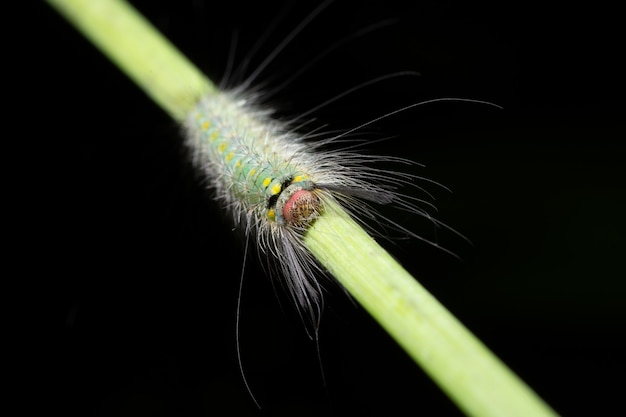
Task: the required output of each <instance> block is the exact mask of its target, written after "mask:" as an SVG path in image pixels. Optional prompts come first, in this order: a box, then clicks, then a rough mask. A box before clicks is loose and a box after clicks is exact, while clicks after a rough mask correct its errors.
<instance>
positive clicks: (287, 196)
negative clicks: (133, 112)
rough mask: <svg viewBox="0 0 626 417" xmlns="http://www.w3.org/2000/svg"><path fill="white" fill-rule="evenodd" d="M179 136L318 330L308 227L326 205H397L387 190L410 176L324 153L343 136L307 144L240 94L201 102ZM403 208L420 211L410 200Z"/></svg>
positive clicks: (318, 295) (317, 288)
mask: <svg viewBox="0 0 626 417" xmlns="http://www.w3.org/2000/svg"><path fill="white" fill-rule="evenodd" d="M184 130H185V137H186V138H187V144H188V146H189V147H190V148H191V150H192V152H193V155H192V158H193V161H194V164H195V165H196V167H198V168H199V169H200V171H201V172H202V173H203V174H204V175H205V176H206V178H207V179H208V182H209V185H210V187H211V188H212V189H213V190H214V192H215V195H216V198H217V199H218V200H219V201H221V202H222V204H223V205H224V206H225V207H226V208H227V209H228V211H229V212H231V213H232V216H233V220H234V223H235V224H236V225H237V226H241V228H242V229H243V231H244V232H245V234H246V236H254V238H255V239H256V243H257V245H256V246H257V247H258V248H259V250H260V251H261V252H262V253H263V254H264V255H266V256H267V257H268V258H269V259H268V262H269V264H270V266H275V267H274V269H278V270H279V272H280V273H281V275H282V276H283V277H284V278H285V284H286V288H287V289H288V292H289V293H290V295H291V297H292V298H293V299H294V300H295V302H296V306H297V307H298V310H299V312H300V314H301V315H302V316H308V317H309V318H310V319H311V320H312V323H313V325H314V326H317V325H318V320H319V315H320V313H321V310H322V302H323V300H322V287H321V285H320V283H319V281H318V278H319V275H320V274H319V273H320V272H321V271H319V267H318V265H317V264H316V262H315V260H314V259H313V257H312V256H311V255H310V253H309V252H308V251H307V249H306V248H305V246H304V244H303V243H302V238H303V235H304V233H306V230H307V228H308V226H309V225H311V224H312V223H313V222H314V221H315V220H316V218H317V217H318V216H319V215H320V214H321V212H322V211H323V210H324V205H325V202H328V201H329V200H331V199H332V200H334V201H337V202H340V203H342V205H344V206H345V207H346V208H348V209H349V210H350V208H352V210H351V211H352V212H354V211H356V209H357V208H358V211H359V212H360V213H363V214H367V213H369V210H368V208H367V206H366V205H365V204H363V203H361V200H362V199H367V200H373V201H376V202H392V201H401V199H400V198H399V197H400V196H399V195H398V194H396V193H395V192H393V191H392V188H391V187H392V184H393V183H394V182H398V181H401V178H402V177H404V180H405V181H406V180H407V179H408V178H409V177H410V176H409V175H408V174H404V176H403V175H401V174H395V175H393V173H391V174H390V173H386V174H382V173H380V172H378V171H376V170H374V169H368V167H367V165H366V164H365V163H366V162H368V161H375V160H376V159H377V158H382V157H376V156H364V155H359V154H357V153H354V152H350V151H347V150H344V151H341V150H339V151H338V150H336V149H333V150H332V151H324V150H322V149H321V147H323V146H324V145H326V144H328V143H329V142H334V141H336V140H337V139H338V137H339V136H341V135H338V136H336V137H331V138H329V139H327V140H318V141H315V142H309V141H306V135H304V136H303V135H299V134H297V133H295V132H294V130H292V129H291V128H290V125H289V123H284V122H279V121H277V120H274V119H272V118H271V111H270V110H267V109H264V110H261V109H259V108H257V107H255V106H254V105H253V104H250V103H249V102H248V101H247V100H246V95H245V93H244V92H242V91H240V90H234V91H231V92H222V93H220V94H218V95H210V96H207V97H205V98H204V99H202V100H201V101H200V102H199V103H198V105H197V106H196V109H195V110H194V111H193V112H191V113H190V115H189V116H188V117H187V119H186V121H185V122H184ZM386 159H387V160H393V158H389V157H386ZM357 197H358V198H357ZM403 205H404V206H405V207H408V208H410V209H412V210H415V211H417V210H418V209H417V207H414V206H413V205H412V204H410V203H409V202H407V201H404V202H403ZM369 215H370V217H373V215H372V214H369Z"/></svg>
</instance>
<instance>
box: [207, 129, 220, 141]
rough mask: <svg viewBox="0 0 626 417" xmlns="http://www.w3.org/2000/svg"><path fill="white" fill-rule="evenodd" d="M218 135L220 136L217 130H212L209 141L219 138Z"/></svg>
mask: <svg viewBox="0 0 626 417" xmlns="http://www.w3.org/2000/svg"><path fill="white" fill-rule="evenodd" d="M218 136H219V133H217V130H216V131H214V132H212V133H211V135H210V136H209V141H210V142H215V139H217V137H218Z"/></svg>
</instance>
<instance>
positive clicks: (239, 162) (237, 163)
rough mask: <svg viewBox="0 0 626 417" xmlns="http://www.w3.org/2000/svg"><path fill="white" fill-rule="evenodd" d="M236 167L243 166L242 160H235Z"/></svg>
mask: <svg viewBox="0 0 626 417" xmlns="http://www.w3.org/2000/svg"><path fill="white" fill-rule="evenodd" d="M235 168H241V161H240V160H237V162H235Z"/></svg>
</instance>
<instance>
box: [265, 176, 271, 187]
mask: <svg viewBox="0 0 626 417" xmlns="http://www.w3.org/2000/svg"><path fill="white" fill-rule="evenodd" d="M271 182H272V179H271V178H270V177H267V178H265V179H264V180H263V187H266V188H267V186H268V185H270V183H271Z"/></svg>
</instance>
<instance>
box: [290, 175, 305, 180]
mask: <svg viewBox="0 0 626 417" xmlns="http://www.w3.org/2000/svg"><path fill="white" fill-rule="evenodd" d="M303 179H304V178H302V175H296V176H295V177H293V181H292V182H300V181H302V180H303Z"/></svg>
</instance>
